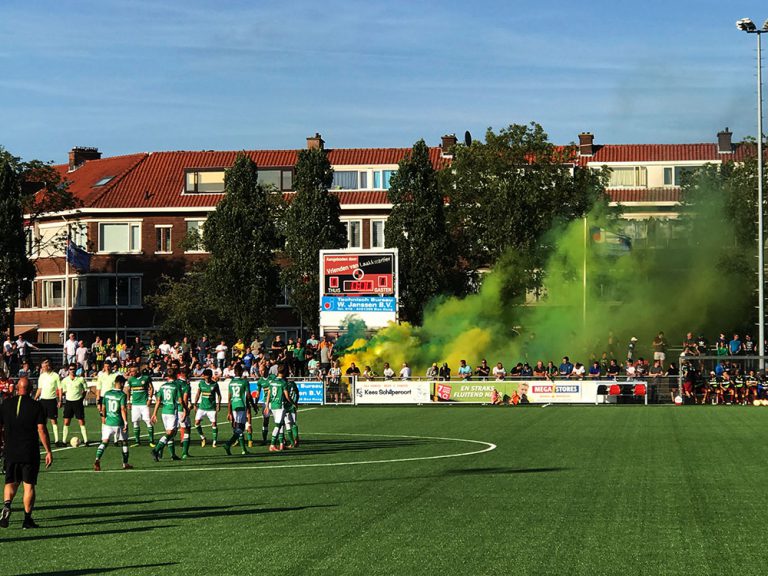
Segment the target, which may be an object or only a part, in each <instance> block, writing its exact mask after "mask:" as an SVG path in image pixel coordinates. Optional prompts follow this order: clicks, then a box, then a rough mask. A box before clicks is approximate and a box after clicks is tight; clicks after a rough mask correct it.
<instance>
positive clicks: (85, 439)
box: [80, 424, 88, 444]
mask: <svg viewBox="0 0 768 576" xmlns="http://www.w3.org/2000/svg"><path fill="white" fill-rule="evenodd" d="M80 434H82V435H83V443H85V444H87V443H88V431H87V430H86V429H85V424H80Z"/></svg>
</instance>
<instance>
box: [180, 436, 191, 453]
mask: <svg viewBox="0 0 768 576" xmlns="http://www.w3.org/2000/svg"><path fill="white" fill-rule="evenodd" d="M189 443H190V439H189V434H187V435H186V436H184V440H182V441H181V456H182V457H184V456H189Z"/></svg>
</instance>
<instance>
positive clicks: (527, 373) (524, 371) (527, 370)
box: [520, 362, 533, 378]
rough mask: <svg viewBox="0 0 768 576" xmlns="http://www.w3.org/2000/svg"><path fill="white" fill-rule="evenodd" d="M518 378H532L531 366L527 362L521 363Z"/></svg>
mask: <svg viewBox="0 0 768 576" xmlns="http://www.w3.org/2000/svg"><path fill="white" fill-rule="evenodd" d="M520 376H522V377H523V378H530V377H531V376H533V368H531V365H530V364H528V362H523V367H522V368H521V370H520Z"/></svg>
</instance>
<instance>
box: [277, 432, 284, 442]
mask: <svg viewBox="0 0 768 576" xmlns="http://www.w3.org/2000/svg"><path fill="white" fill-rule="evenodd" d="M277 440H278V441H277V443H278V444H285V434H283V433H282V432H281V433H280V434H279V435H278V437H277Z"/></svg>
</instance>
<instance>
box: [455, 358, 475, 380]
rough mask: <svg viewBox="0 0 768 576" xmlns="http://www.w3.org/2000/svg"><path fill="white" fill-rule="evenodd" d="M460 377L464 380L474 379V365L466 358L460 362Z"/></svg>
mask: <svg viewBox="0 0 768 576" xmlns="http://www.w3.org/2000/svg"><path fill="white" fill-rule="evenodd" d="M458 372H459V378H461V379H462V380H471V379H472V366H470V365H468V364H467V361H466V360H461V362H460V363H459V370H458Z"/></svg>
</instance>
